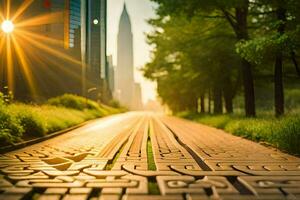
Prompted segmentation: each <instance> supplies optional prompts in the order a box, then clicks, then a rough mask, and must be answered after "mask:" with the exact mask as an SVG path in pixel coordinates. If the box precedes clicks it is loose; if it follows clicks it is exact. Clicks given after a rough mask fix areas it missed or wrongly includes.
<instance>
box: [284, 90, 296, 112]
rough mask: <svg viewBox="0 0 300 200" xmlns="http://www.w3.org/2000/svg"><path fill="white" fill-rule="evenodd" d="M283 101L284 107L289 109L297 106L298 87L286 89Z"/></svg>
mask: <svg viewBox="0 0 300 200" xmlns="http://www.w3.org/2000/svg"><path fill="white" fill-rule="evenodd" d="M285 103H286V108H287V109H288V110H290V111H292V110H294V109H295V108H297V107H299V105H300V90H299V89H290V90H286V92H285Z"/></svg>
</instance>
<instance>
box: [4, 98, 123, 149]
mask: <svg viewBox="0 0 300 200" xmlns="http://www.w3.org/2000/svg"><path fill="white" fill-rule="evenodd" d="M3 98H4V97H3V95H2V94H1V93H0V145H7V144H11V143H14V142H19V141H21V140H22V138H23V139H29V138H32V137H40V136H43V135H45V134H47V133H52V132H55V131H59V130H62V129H65V128H69V127H71V126H74V125H77V124H80V123H82V122H84V121H87V120H90V119H95V118H97V117H101V116H104V115H109V114H113V113H117V112H120V111H119V109H115V108H111V107H109V106H105V105H102V104H98V103H96V102H94V101H91V100H88V103H87V105H88V106H87V108H88V109H85V107H86V100H85V98H83V97H79V96H76V95H70V94H66V95H63V96H60V97H56V98H52V99H50V100H49V101H48V104H47V105H39V106H38V105H28V104H20V103H10V104H8V103H6V102H5V101H4V100H3ZM49 104H51V105H49Z"/></svg>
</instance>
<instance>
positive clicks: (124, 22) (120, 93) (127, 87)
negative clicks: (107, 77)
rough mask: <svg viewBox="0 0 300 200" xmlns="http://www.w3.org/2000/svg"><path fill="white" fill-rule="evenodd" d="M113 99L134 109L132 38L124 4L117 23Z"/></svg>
mask: <svg viewBox="0 0 300 200" xmlns="http://www.w3.org/2000/svg"><path fill="white" fill-rule="evenodd" d="M117 46H118V55H117V68H116V71H115V78H116V79H115V80H116V84H115V97H116V98H117V99H118V100H119V101H120V103H121V104H123V105H125V106H127V107H128V108H130V109H133V107H134V105H133V104H134V101H133V98H134V74H133V36H132V32H131V21H130V17H129V15H128V12H127V8H126V5H125V4H124V8H123V12H122V14H121V17H120V22H119V33H118V44H117Z"/></svg>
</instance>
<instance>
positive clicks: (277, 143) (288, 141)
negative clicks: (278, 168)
mask: <svg viewBox="0 0 300 200" xmlns="http://www.w3.org/2000/svg"><path fill="white" fill-rule="evenodd" d="M180 116H181V117H185V118H188V119H192V120H195V121H197V122H200V123H202V124H206V125H209V126H213V127H216V128H219V129H223V130H225V131H226V132H229V133H231V134H233V135H237V136H241V137H245V138H247V139H250V140H253V141H256V142H266V143H269V144H271V145H272V146H274V147H276V148H279V149H281V150H283V151H286V152H288V153H291V154H295V155H300V112H298V111H295V112H293V113H290V114H288V115H286V116H284V117H281V118H275V117H272V116H271V115H270V114H269V113H264V114H260V115H259V116H258V117H257V118H245V117H243V116H241V115H237V114H232V115H196V114H188V113H181V115H180Z"/></svg>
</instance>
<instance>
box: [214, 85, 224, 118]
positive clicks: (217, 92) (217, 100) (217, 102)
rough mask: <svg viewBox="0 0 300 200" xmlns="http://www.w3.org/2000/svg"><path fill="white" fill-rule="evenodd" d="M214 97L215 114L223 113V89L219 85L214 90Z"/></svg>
mask: <svg viewBox="0 0 300 200" xmlns="http://www.w3.org/2000/svg"><path fill="white" fill-rule="evenodd" d="M213 98H214V114H222V110H223V105H222V90H221V89H220V87H219V86H215V87H214V90H213Z"/></svg>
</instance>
